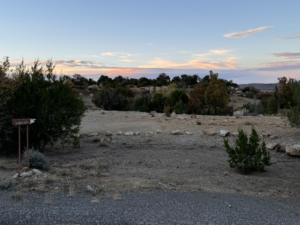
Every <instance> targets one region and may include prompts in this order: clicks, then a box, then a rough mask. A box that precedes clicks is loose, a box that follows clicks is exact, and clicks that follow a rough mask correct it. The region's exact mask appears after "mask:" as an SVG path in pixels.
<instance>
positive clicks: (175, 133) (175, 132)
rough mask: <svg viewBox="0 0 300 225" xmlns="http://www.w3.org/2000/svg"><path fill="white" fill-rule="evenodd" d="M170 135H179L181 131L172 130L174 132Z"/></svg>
mask: <svg viewBox="0 0 300 225" xmlns="http://www.w3.org/2000/svg"><path fill="white" fill-rule="evenodd" d="M171 134H173V135H179V134H181V131H180V130H174V131H172V133H171Z"/></svg>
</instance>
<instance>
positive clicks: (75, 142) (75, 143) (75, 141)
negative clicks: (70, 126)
mask: <svg viewBox="0 0 300 225" xmlns="http://www.w3.org/2000/svg"><path fill="white" fill-rule="evenodd" d="M73 147H74V148H80V138H79V137H77V136H74V137H73Z"/></svg>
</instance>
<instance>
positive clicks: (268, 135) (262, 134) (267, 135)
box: [260, 133, 271, 138]
mask: <svg viewBox="0 0 300 225" xmlns="http://www.w3.org/2000/svg"><path fill="white" fill-rule="evenodd" d="M260 136H261V137H263V138H266V137H270V136H271V135H270V134H265V133H261V135H260Z"/></svg>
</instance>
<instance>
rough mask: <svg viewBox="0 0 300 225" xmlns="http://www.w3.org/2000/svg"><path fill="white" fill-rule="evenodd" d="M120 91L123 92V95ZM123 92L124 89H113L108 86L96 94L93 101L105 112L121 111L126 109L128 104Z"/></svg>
mask: <svg viewBox="0 0 300 225" xmlns="http://www.w3.org/2000/svg"><path fill="white" fill-rule="evenodd" d="M118 91H122V93H121V92H120V93H119V92H118ZM123 91H124V90H123V89H113V88H111V87H109V86H106V87H103V88H102V89H101V90H100V91H98V92H96V94H95V95H94V97H93V100H92V101H93V103H94V104H95V105H96V106H97V107H99V108H103V109H105V110H121V109H124V108H126V106H127V103H128V100H127V97H126V96H125V95H124V94H123Z"/></svg>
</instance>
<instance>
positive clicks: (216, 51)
mask: <svg viewBox="0 0 300 225" xmlns="http://www.w3.org/2000/svg"><path fill="white" fill-rule="evenodd" d="M230 51H232V50H225V49H215V50H210V52H212V53H213V54H216V55H224V54H227V53H228V52H230Z"/></svg>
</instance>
